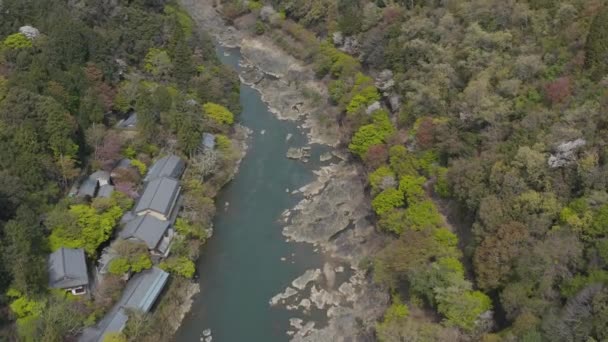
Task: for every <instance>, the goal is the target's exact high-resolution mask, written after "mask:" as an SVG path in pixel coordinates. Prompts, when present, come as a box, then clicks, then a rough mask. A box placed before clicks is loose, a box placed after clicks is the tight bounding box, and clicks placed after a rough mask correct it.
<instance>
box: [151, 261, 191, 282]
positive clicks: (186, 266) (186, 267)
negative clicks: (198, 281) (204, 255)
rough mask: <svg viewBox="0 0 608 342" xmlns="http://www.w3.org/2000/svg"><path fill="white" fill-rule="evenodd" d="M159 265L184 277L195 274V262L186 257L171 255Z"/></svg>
mask: <svg viewBox="0 0 608 342" xmlns="http://www.w3.org/2000/svg"><path fill="white" fill-rule="evenodd" d="M159 267H160V268H161V269H163V270H165V271H167V272H169V273H173V274H176V275H178V276H181V277H184V278H192V277H193V276H194V272H195V271H196V270H195V266H194V263H193V262H192V261H191V260H190V259H188V258H186V257H177V258H176V257H171V258H168V259H167V260H165V261H163V262H161V263H160V265H159Z"/></svg>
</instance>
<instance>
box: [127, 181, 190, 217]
mask: <svg viewBox="0 0 608 342" xmlns="http://www.w3.org/2000/svg"><path fill="white" fill-rule="evenodd" d="M179 190H180V186H179V182H178V181H177V180H175V179H173V178H168V177H163V178H158V179H155V180H153V181H151V182H149V183H148V185H146V188H145V189H144V193H143V194H142V195H141V197H140V198H139V201H138V202H137V206H136V207H135V213H140V212H143V211H146V210H152V211H155V212H157V213H160V214H162V215H164V216H166V217H169V216H171V210H172V207H173V204H174V203H175V201H176V200H177V197H178V195H179Z"/></svg>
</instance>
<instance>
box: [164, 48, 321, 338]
mask: <svg viewBox="0 0 608 342" xmlns="http://www.w3.org/2000/svg"><path fill="white" fill-rule="evenodd" d="M217 55H218V57H219V58H220V59H221V60H222V62H223V63H225V64H227V65H230V66H231V67H233V68H235V69H236V70H237V71H238V70H239V68H240V67H239V65H238V64H239V61H240V58H241V55H240V52H239V50H238V49H227V48H224V47H221V46H218V47H217ZM240 101H241V105H242V108H243V111H242V113H241V114H240V116H239V121H240V123H241V124H242V125H244V126H246V127H248V128H249V129H251V130H252V134H251V136H250V140H249V148H248V150H247V155H246V156H245V158H244V160H243V161H242V164H241V166H240V169H239V171H238V173H237V174H236V176H235V178H234V180H233V181H232V182H231V183H230V184H228V185H227V186H226V187H225V188H224V189H223V190H222V192H221V194H220V195H219V196H218V198H217V208H218V210H217V214H216V217H215V221H214V236H213V237H212V238H211V239H210V240H209V241H208V242H207V244H206V245H205V246H204V247H203V250H202V253H201V255H200V259H199V261H198V265H197V266H198V267H197V270H198V274H199V277H200V278H199V282H200V287H201V291H200V294H199V295H197V297H196V298H195V299H194V302H193V304H192V309H191V311H190V313H189V314H188V315H187V316H186V317H185V319H184V321H183V322H182V325H181V327H180V329H179V331H178V332H177V334H176V340H177V341H200V340H201V337H202V336H203V331H204V330H205V329H211V333H212V337H213V341H219V342H241V341H260V342H261V341H263V342H274V341H287V340H288V336H287V335H286V334H285V332H286V331H287V330H288V329H289V318H290V317H292V316H290V313H289V312H288V311H287V310H285V309H283V308H280V307H271V306H270V305H269V303H268V301H269V300H270V298H271V297H273V296H274V295H275V294H277V293H279V292H281V291H282V290H283V289H284V288H285V287H286V286H287V285H289V284H290V282H291V281H292V280H293V279H294V278H296V277H297V276H299V275H300V274H302V272H303V271H304V270H306V269H310V268H318V267H320V266H321V265H323V260H322V255H321V254H317V253H314V252H313V247H312V246H311V245H309V244H298V243H287V242H285V237H284V236H283V235H282V234H281V230H282V225H281V224H280V222H279V219H280V217H281V213H282V212H283V211H284V210H285V209H288V208H292V207H293V206H294V205H295V204H297V203H298V201H299V200H300V199H301V198H300V197H299V196H298V195H292V194H290V192H291V191H293V190H294V189H298V188H299V187H301V186H303V185H306V184H308V183H309V182H311V180H312V179H313V173H312V170H313V169H314V168H316V167H318V166H319V162H318V161H319V154H320V153H321V152H322V151H321V150H323V149H324V148H322V147H318V146H317V147H314V146H313V149H312V156H311V159H310V162H309V163H308V164H304V163H302V162H301V161H296V160H291V159H287V158H286V157H285V155H286V152H287V149H288V147H301V146H305V145H306V136H305V134H303V132H302V131H301V130H300V129H298V127H297V123H295V122H292V121H281V120H279V119H277V118H276V117H275V116H274V115H273V114H272V113H270V112H269V110H268V107H267V105H266V104H265V103H264V102H263V101H262V99H261V97H260V93H259V92H258V91H256V90H255V89H253V88H252V87H250V86H248V85H245V84H241V95H240ZM288 135H290V136H291V138H290V139H289V140H287V137H288ZM287 189H289V192H287V191H286V190H287ZM282 258H284V259H283V260H282Z"/></svg>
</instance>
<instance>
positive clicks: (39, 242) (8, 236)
mask: <svg viewBox="0 0 608 342" xmlns="http://www.w3.org/2000/svg"><path fill="white" fill-rule="evenodd" d="M3 242H4V243H3V250H2V252H3V253H2V262H3V263H4V264H5V265H7V267H8V271H9V273H10V275H11V277H12V287H13V288H14V289H16V290H18V291H19V292H22V293H24V294H27V295H36V294H40V293H42V291H43V290H44V289H46V286H47V282H48V278H47V273H46V248H45V245H46V241H45V240H44V236H43V231H42V228H41V227H40V223H39V221H38V220H37V214H36V213H35V212H34V211H32V210H31V209H29V208H27V207H24V206H21V207H20V208H19V209H18V210H17V215H16V217H15V219H14V220H11V221H9V222H8V223H7V224H6V225H5V227H4V238H3Z"/></svg>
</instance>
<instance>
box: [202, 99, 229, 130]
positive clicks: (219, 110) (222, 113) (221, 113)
mask: <svg viewBox="0 0 608 342" xmlns="http://www.w3.org/2000/svg"><path fill="white" fill-rule="evenodd" d="M203 109H204V110H205V113H206V114H207V116H208V117H209V118H211V119H212V120H213V121H215V122H217V123H220V124H228V125H232V124H233V123H234V115H233V114H232V113H231V112H230V111H229V110H228V108H226V107H224V106H222V105H219V104H216V103H212V102H208V103H205V104H204V105H203Z"/></svg>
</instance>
